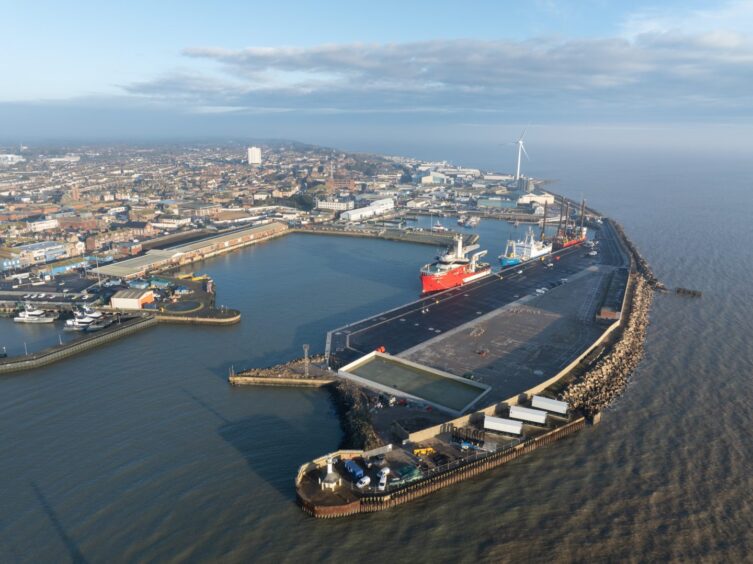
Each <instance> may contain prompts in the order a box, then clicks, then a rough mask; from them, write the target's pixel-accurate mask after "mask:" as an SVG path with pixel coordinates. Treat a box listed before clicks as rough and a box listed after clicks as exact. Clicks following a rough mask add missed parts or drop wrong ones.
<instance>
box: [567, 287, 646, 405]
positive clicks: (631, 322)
mask: <svg viewBox="0 0 753 564" xmlns="http://www.w3.org/2000/svg"><path fill="white" fill-rule="evenodd" d="M652 300H653V291H652V288H651V283H650V282H649V281H648V280H647V279H645V278H644V277H643V276H640V275H639V276H636V278H635V282H634V284H633V287H632V289H631V296H630V298H629V306H628V307H629V313H628V315H627V322H626V323H625V324H624V328H623V330H622V332H621V334H620V335H618V337H617V339H616V341H615V342H614V343H613V344H612V346H611V347H610V348H609V350H608V352H607V353H606V354H605V355H603V356H602V357H600V358H599V359H598V360H597V361H596V362H595V364H594V365H593V366H592V367H590V368H588V369H587V370H586V371H585V372H583V373H582V375H581V376H580V377H578V378H577V379H576V380H575V381H574V382H572V383H571V384H570V385H569V386H568V387H567V389H566V390H565V391H564V392H563V393H562V394H561V395H560V397H561V399H562V400H563V401H566V402H568V403H569V404H570V405H571V406H572V407H573V408H575V409H580V410H582V411H583V412H584V413H586V414H587V415H588V416H591V417H593V416H595V415H596V414H598V413H600V412H601V411H603V410H604V409H605V408H606V407H608V406H609V405H610V404H612V403H613V402H614V401H615V400H616V399H617V398H618V397H619V396H620V395H621V394H622V392H623V391H624V390H625V387H626V386H627V383H628V379H629V377H630V374H632V372H633V371H634V370H635V368H636V366H638V363H639V362H640V360H641V358H642V357H643V343H644V341H645V339H646V329H647V327H648V323H649V315H648V314H649V309H650V307H651V302H652Z"/></svg>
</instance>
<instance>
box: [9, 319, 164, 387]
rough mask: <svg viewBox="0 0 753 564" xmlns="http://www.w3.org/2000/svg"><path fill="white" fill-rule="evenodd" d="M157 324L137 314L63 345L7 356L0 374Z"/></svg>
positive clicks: (56, 360) (64, 355) (82, 350)
mask: <svg viewBox="0 0 753 564" xmlns="http://www.w3.org/2000/svg"><path fill="white" fill-rule="evenodd" d="M156 324H157V320H156V319H155V318H154V316H152V315H145V316H138V317H133V318H131V319H127V320H125V321H123V320H121V322H120V323H116V324H113V325H111V326H110V327H108V328H106V329H102V330H101V331H99V332H97V333H92V334H91V335H87V336H85V337H82V338H81V339H78V340H76V341H73V342H71V343H66V344H63V345H56V346H54V347H50V348H48V349H45V350H43V351H40V352H37V353H32V354H29V355H24V356H20V357H9V358H5V359H2V360H1V361H0V374H9V373H12V372H20V371H22V370H31V369H33V368H39V367H41V366H46V365H48V364H52V363H54V362H58V361H60V360H63V359H65V358H68V357H70V356H73V355H75V354H79V353H82V352H85V351H88V350H90V349H93V348H95V347H98V346H100V345H104V344H106V343H109V342H111V341H114V340H116V339H121V338H123V337H126V336H128V335H131V334H133V333H136V332H138V331H142V330H144V329H146V328H148V327H152V326H154V325H156Z"/></svg>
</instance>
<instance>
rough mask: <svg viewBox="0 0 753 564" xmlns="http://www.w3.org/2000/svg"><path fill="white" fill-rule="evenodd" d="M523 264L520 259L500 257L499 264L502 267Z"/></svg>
mask: <svg viewBox="0 0 753 564" xmlns="http://www.w3.org/2000/svg"><path fill="white" fill-rule="evenodd" d="M521 262H523V261H522V260H521V259H519V258H509V257H500V258H499V264H500V265H502V266H515V265H516V264H520V263H521Z"/></svg>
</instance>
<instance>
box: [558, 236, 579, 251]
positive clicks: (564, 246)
mask: <svg viewBox="0 0 753 564" xmlns="http://www.w3.org/2000/svg"><path fill="white" fill-rule="evenodd" d="M585 241H586V238H585V237H583V238H581V239H570V240H569V241H559V242H556V243H555V248H557V249H567V248H568V247H574V246H575V245H580V244H582V243H584V242H585Z"/></svg>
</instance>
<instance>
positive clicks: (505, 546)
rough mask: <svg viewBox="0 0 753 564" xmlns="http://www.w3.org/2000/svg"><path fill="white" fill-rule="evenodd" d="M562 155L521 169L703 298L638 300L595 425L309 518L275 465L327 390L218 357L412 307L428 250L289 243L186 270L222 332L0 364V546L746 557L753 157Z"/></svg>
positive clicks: (270, 557)
mask: <svg viewBox="0 0 753 564" xmlns="http://www.w3.org/2000/svg"><path fill="white" fill-rule="evenodd" d="M565 157H566V156H564V155H562V156H560V159H559V161H557V162H554V161H553V162H552V163H551V164H550V165H548V166H550V167H551V168H550V169H546V168H544V167H543V166H542V167H541V170H539V171H536V173H537V174H540V175H542V176H553V177H554V176H556V177H557V178H559V179H560V183H559V184H558V185H557V188H558V189H559V190H560V191H562V192H565V193H567V194H568V195H571V196H573V197H578V196H580V193H581V192H584V193H585V194H586V195H587V197H588V198H589V201H590V203H591V204H592V205H594V206H596V207H597V208H600V209H602V210H603V211H604V212H605V213H608V214H610V215H612V216H613V217H616V218H617V219H618V220H620V221H621V222H622V223H623V224H624V225H625V228H626V230H627V232H628V233H629V235H630V236H631V237H632V238H633V240H634V241H635V242H636V244H637V245H638V246H639V248H640V249H641V251H642V252H643V253H644V255H645V256H646V257H647V258H648V259H649V260H650V261H651V263H652V265H653V267H654V270H655V272H656V274H657V275H658V276H659V277H660V278H661V279H662V280H664V281H665V282H666V283H667V284H668V285H670V286H674V285H681V286H686V287H690V288H696V289H700V290H703V292H704V296H703V298H702V299H700V300H693V299H687V298H678V297H675V296H658V297H657V299H656V301H655V303H654V308H653V310H652V314H651V319H652V324H651V326H650V330H649V337H648V341H647V347H646V358H645V359H644V361H643V362H642V363H641V365H640V366H639V369H638V370H637V372H636V374H635V375H634V377H633V380H632V384H631V386H630V387H629V389H628V391H627V393H626V394H625V395H624V396H623V398H622V399H621V400H620V402H619V403H618V404H617V405H616V406H614V407H613V408H612V409H610V410H609V411H608V412H607V414H606V416H605V417H604V420H603V422H602V424H601V425H599V426H597V427H594V428H590V429H587V430H586V431H584V432H582V433H579V434H577V435H575V436H573V437H571V438H568V439H566V440H564V441H561V442H559V443H557V444H555V445H552V446H550V447H547V448H546V449H542V450H539V451H537V452H536V453H534V454H533V455H531V456H527V457H525V458H523V459H521V460H518V461H515V462H513V463H511V464H508V465H506V466H504V467H503V468H501V469H498V470H496V471H493V472H491V473H488V474H486V475H484V476H482V477H480V478H478V479H475V480H471V481H468V482H465V483H463V484H461V485H458V486H455V487H451V488H448V489H445V490H443V491H441V492H439V493H437V494H435V495H432V496H430V497H428V498H424V499H422V500H419V501H417V502H415V503H413V504H409V505H406V506H403V507H400V508H397V509H395V510H392V511H389V512H384V513H380V514H374V515H368V516H360V517H356V518H354V519H349V520H335V521H317V520H313V519H310V518H308V517H306V516H305V515H304V514H303V513H302V512H301V511H300V510H299V509H298V508H297V507H296V506H295V504H294V488H293V480H292V479H293V474H294V472H295V469H296V468H297V466H298V465H299V464H300V463H301V462H303V461H305V460H307V459H309V458H311V457H313V456H315V455H318V454H321V453H324V452H327V451H329V450H332V449H334V448H336V446H337V444H338V442H339V440H340V429H339V426H338V423H337V420H336V418H335V417H334V414H333V413H332V407H331V405H330V402H329V398H328V397H327V395H326V393H324V392H321V391H312V390H288V389H262V388H255V389H235V388H231V387H230V386H228V385H227V382H226V375H227V371H228V369H229V368H230V366H231V365H234V366H235V367H236V368H239V367H244V366H252V365H256V366H262V365H266V364H270V363H273V362H278V361H281V360H285V359H286V358H290V357H292V356H297V355H299V354H300V353H299V351H300V346H301V345H302V344H303V343H305V342H308V343H311V345H312V349H315V350H319V351H320V350H321V348H322V347H323V333H324V331H326V330H327V329H329V328H333V327H336V326H338V325H339V324H342V323H344V322H347V321H352V320H355V319H359V318H361V317H364V316H366V315H368V314H370V313H373V312H375V311H379V310H381V309H384V308H387V307H390V306H393V305H397V304H399V303H402V302H404V301H407V300H409V299H412V298H413V297H415V295H416V292H417V291H418V289H419V286H418V280H417V276H416V268H417V265H419V264H421V263H423V262H425V261H427V260H429V259H430V258H431V255H432V254H433V249H431V248H430V247H423V246H418V245H403V244H398V243H387V242H381V241H371V240H359V239H340V238H333V237H313V236H305V235H297V236H290V237H286V238H283V239H279V240H275V241H272V242H269V243H266V244H264V245H260V246H258V247H252V248H248V249H245V250H243V251H240V252H238V253H235V254H232V255H227V256H225V257H219V258H216V259H212V260H211V261H207V262H206V263H204V264H202V265H195V267H194V269H195V270H197V271H201V272H209V273H210V274H211V275H212V276H213V277H214V278H215V279H216V280H217V282H218V288H219V296H218V302H219V303H225V304H226V305H228V306H233V307H239V308H240V309H241V310H242V311H243V315H244V318H243V322H242V323H241V324H240V325H238V326H235V327H226V328H196V327H182V326H159V327H157V328H154V329H149V330H147V331H145V332H143V333H140V334H138V335H135V336H133V337H129V338H127V339H124V340H122V341H120V342H117V343H115V344H113V345H111V346H107V347H105V348H101V349H97V350H95V351H92V352H90V353H87V354H85V355H83V356H80V357H77V358H74V359H70V360H67V361H65V362H63V363H61V364H59V365H56V366H52V367H48V368H45V369H41V370H37V371H34V372H29V373H23V374H19V375H14V376H5V377H2V378H0V493H2V505H1V506H0V560H2V561H50V560H54V561H57V560H62V561H65V560H82V559H83V560H89V561H112V560H128V561H135V560H138V561H143V560H147V561H154V560H160V561H162V560H186V559H192V560H223V561H239V560H246V561H248V560H252V559H253V560H257V561H291V562H293V561H295V562H300V561H311V560H338V561H342V560H345V559H349V560H357V561H390V560H392V561H407V560H416V561H464V562H474V561H478V560H482V561H500V560H503V561H504V560H518V561H519V560H520V559H530V560H537V561H542V560H552V559H557V560H581V561H584V560H594V559H600V560H604V559H614V560H616V559H629V560H642V561H645V560H666V559H675V560H690V559H699V558H704V559H710V560H725V561H740V560H744V559H747V558H748V556H747V555H748V552H749V551H750V549H751V546H753V542H752V541H753V533H751V530H753V507H751V504H752V503H753V496H751V495H750V491H751V486H753V483H751V482H753V478H752V477H751V476H752V475H753V473H752V472H751V470H753V441H751V440H750V438H749V434H748V430H749V428H750V427H751V424H753V408H752V407H751V405H753V384H752V383H751V375H752V374H753V346H752V345H751V335H753V305H752V304H753V290H752V289H751V280H753V250H751V246H750V242H749V239H750V235H751V231H752V230H751V227H750V224H749V222H750V209H751V204H753V197H752V196H751V189H752V188H753V165H751V164H749V163H745V162H735V161H733V160H732V159H729V160H728V161H725V160H724V159H721V160H719V159H717V160H714V166H715V169H714V170H713V172H709V166H708V165H709V163H708V160H709V157H708V156H705V160H702V159H701V158H698V156H695V155H693V156H690V155H686V156H680V157H676V156H671V155H654V156H641V158H640V159H638V158H637V157H636V156H630V155H599V154H597V155H588V158H589V160H588V161H586V157H587V155H568V156H567V158H565ZM586 163H587V167H586ZM492 223H493V222H492ZM503 225H504V224H496V226H495V225H490V224H487V222H484V223H482V226H481V228H480V229H484V230H486V229H489V230H492V231H490V232H488V233H486V232H485V233H484V234H483V236H484V237H485V239H491V238H493V237H494V235H495V233H496V232H497V230H501V231H499V238H500V239H502V238H504V237H506V236H507V231H504V230H503V229H504V228H503V227H502V226H503ZM489 246H491V245H489ZM490 250H492V249H490ZM495 252H496V251H495ZM491 254H492V253H491V252H490V255H491ZM6 321H7V320H0V322H2V323H0V337H3V335H4V333H3V332H5V333H8V334H10V333H9V332H12V331H14V330H15V328H13V327H11V326H10V325H9V324H8V323H5V322H6ZM6 337H7V338H10V337H8V336H7V335H6Z"/></svg>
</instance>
